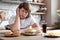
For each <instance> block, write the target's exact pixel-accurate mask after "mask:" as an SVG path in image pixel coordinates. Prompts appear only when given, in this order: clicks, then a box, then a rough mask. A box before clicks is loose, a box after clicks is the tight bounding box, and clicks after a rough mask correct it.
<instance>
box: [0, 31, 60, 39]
mask: <svg viewBox="0 0 60 40" xmlns="http://www.w3.org/2000/svg"><path fill="white" fill-rule="evenodd" d="M4 32H6V31H4ZM0 38H2V39H4V40H60V38H47V37H44V36H41V35H37V36H24V35H20V36H19V37H4V33H0Z"/></svg>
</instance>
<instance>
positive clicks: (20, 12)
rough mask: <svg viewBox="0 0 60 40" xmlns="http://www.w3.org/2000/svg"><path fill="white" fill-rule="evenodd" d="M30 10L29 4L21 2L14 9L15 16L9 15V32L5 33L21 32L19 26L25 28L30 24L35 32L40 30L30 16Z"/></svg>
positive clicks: (15, 33)
mask: <svg viewBox="0 0 60 40" xmlns="http://www.w3.org/2000/svg"><path fill="white" fill-rule="evenodd" d="M30 12H31V10H30V8H29V4H28V3H26V2H23V3H21V4H20V5H19V6H18V7H17V9H16V16H13V17H11V19H10V21H11V22H10V24H11V25H10V29H11V32H9V33H8V32H7V33H6V34H8V35H11V34H13V35H19V34H20V33H21V32H22V31H21V29H20V28H26V27H29V26H32V28H34V29H35V30H36V31H37V32H41V30H40V27H39V26H38V25H37V23H36V22H35V20H34V19H33V18H32V15H31V13H30ZM24 31H25V30H24Z"/></svg>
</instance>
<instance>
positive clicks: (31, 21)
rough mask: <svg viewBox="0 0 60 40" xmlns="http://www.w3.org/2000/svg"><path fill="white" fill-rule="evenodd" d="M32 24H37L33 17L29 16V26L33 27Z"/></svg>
mask: <svg viewBox="0 0 60 40" xmlns="http://www.w3.org/2000/svg"><path fill="white" fill-rule="evenodd" d="M34 23H37V22H36V20H35V19H34V17H33V16H32V15H31V18H30V25H33V24H34Z"/></svg>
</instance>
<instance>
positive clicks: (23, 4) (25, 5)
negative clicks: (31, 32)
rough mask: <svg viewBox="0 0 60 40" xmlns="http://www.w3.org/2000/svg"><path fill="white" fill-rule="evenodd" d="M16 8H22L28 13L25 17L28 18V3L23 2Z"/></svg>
mask: <svg viewBox="0 0 60 40" xmlns="http://www.w3.org/2000/svg"><path fill="white" fill-rule="evenodd" d="M18 8H19V9H21V8H24V9H25V10H26V11H27V12H28V16H27V17H29V15H30V12H31V10H30V8H29V3H27V2H23V3H21V4H20V5H19V6H18Z"/></svg>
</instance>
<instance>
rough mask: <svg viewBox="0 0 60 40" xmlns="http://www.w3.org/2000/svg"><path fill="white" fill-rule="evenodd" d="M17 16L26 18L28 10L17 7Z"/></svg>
mask: <svg viewBox="0 0 60 40" xmlns="http://www.w3.org/2000/svg"><path fill="white" fill-rule="evenodd" d="M19 16H20V18H26V17H27V16H28V12H27V11H26V10H25V9H24V8H21V9H19Z"/></svg>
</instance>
